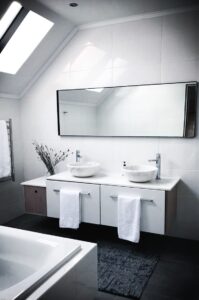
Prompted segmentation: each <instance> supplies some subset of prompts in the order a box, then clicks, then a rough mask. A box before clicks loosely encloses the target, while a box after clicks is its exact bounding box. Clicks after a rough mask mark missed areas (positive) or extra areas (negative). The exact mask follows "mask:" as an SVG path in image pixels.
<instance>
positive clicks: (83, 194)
mask: <svg viewBox="0 0 199 300" xmlns="http://www.w3.org/2000/svg"><path fill="white" fill-rule="evenodd" d="M53 191H54V192H56V193H60V190H58V189H55V190H53ZM80 195H81V196H90V195H91V193H82V192H80Z"/></svg>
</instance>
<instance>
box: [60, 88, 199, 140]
mask: <svg viewBox="0 0 199 300" xmlns="http://www.w3.org/2000/svg"><path fill="white" fill-rule="evenodd" d="M196 98H197V84H196V83H195V82H189V83H171V84H156V85H140V86H126V87H110V88H95V89H93V88H92V89H79V90H59V91H57V105H58V128H59V134H60V135H78V136H140V137H141V136H143V137H150V136H151V137H156V136H157V137H193V136H194V135H195V116H196Z"/></svg>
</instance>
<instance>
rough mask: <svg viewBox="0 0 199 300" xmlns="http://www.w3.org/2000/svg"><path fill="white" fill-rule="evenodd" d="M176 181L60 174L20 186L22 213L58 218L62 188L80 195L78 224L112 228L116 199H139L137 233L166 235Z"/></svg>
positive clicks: (173, 210)
mask: <svg viewBox="0 0 199 300" xmlns="http://www.w3.org/2000/svg"><path fill="white" fill-rule="evenodd" d="M179 180H180V179H179V178H162V179H160V180H153V181H151V182H146V183H134V182H130V181H128V179H127V178H126V177H125V176H121V175H115V174H114V175H108V176H107V175H106V176H103V175H96V176H94V177H87V178H78V177H73V176H72V175H71V174H70V173H69V172H63V173H59V174H56V175H53V176H50V177H48V178H44V177H42V178H38V179H34V180H30V181H27V182H24V183H22V185H24V194H25V203H26V211H27V212H29V213H36V214H43V215H47V216H48V217H53V218H59V210H60V202H59V199H60V196H59V195H60V190H61V189H62V188H64V189H69V190H76V191H79V192H80V197H81V221H82V222H85V223H91V224H98V225H106V226H113V227H117V197H118V195H123V196H139V197H140V199H141V203H142V208H141V230H142V231H144V232H151V233H157V234H168V233H169V231H170V228H171V226H172V224H173V221H174V220H175V217H176V209H177V184H178V182H179ZM40 189H41V190H40ZM45 193H46V198H45V196H44V194H45ZM45 207H47V211H46V209H45Z"/></svg>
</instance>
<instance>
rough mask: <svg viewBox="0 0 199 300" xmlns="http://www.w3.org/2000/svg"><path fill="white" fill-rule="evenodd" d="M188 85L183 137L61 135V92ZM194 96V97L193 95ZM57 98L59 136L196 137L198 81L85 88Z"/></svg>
mask: <svg viewBox="0 0 199 300" xmlns="http://www.w3.org/2000/svg"><path fill="white" fill-rule="evenodd" d="M182 83H185V84H186V91H185V112H184V116H185V117H184V130H183V136H133V135H130V136H129V135H128V136H127V135H126V136H124V135H123V136H119V135H118V136H111V135H110V136H106V135H78V134H75V135H74V134H61V130H60V113H59V91H71V90H73V91H74V90H75V91H81V90H85V89H100V88H120V87H136V86H152V85H167V84H182ZM193 94H194V95H193ZM56 97H57V128H58V135H59V136H63V137H64V136H65V137H66V136H68V137H97V138H98V137H99V138H100V137H105V138H110V137H113V138H114V137H115V138H117V137H121V138H128V137H132V138H133V137H136V138H194V137H196V133H197V132H196V131H197V128H196V124H197V102H198V101H197V98H198V82H197V81H182V82H166V83H152V84H136V85H122V86H107V87H85V88H77V89H75V88H72V89H61V90H56Z"/></svg>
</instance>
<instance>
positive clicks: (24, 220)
mask: <svg viewBox="0 0 199 300" xmlns="http://www.w3.org/2000/svg"><path fill="white" fill-rule="evenodd" d="M5 225H6V226H11V227H15V228H20V229H25V230H31V231H36V232H41V233H46V234H52V235H58V236H62V237H69V238H74V239H80V240H85V241H90V242H98V241H102V240H109V241H110V240H112V241H113V242H117V243H128V242H125V241H121V240H119V239H118V238H117V232H116V229H113V228H110V227H104V226H95V225H88V224H82V225H81V226H80V229H79V230H77V231H76V230H69V229H67V230H66V229H60V228H59V226H58V220H56V219H51V218H46V217H40V216H34V215H23V216H21V217H19V218H17V219H14V220H12V221H10V222H9V223H7V224H5ZM136 247H137V248H138V249H139V248H140V249H142V250H146V251H151V252H152V253H154V254H159V255H160V261H159V263H158V265H157V266H156V268H155V270H154V272H153V274H152V276H151V278H150V280H149V282H148V284H147V286H146V288H145V290H144V292H143V294H142V297H141V300H199V289H198V285H199V242H196V241H188V240H182V239H175V238H171V237H164V236H158V235H152V234H146V233H143V234H142V235H141V241H140V243H139V244H138V245H137V246H136ZM122 299H127V298H123V297H119V296H114V295H110V294H107V293H101V292H98V293H97V295H96V298H95V300H122Z"/></svg>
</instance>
